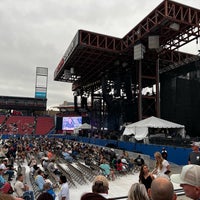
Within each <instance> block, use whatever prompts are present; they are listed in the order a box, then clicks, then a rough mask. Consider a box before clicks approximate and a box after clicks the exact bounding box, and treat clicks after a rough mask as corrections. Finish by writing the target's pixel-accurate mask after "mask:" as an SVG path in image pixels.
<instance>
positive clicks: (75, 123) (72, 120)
mask: <svg viewBox="0 0 200 200" xmlns="http://www.w3.org/2000/svg"><path fill="white" fill-rule="evenodd" d="M81 125H82V117H63V121H62V130H66V131H67V130H74V129H75V128H78V127H79V126H81Z"/></svg>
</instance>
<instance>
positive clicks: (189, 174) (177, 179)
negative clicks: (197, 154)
mask: <svg viewBox="0 0 200 200" xmlns="http://www.w3.org/2000/svg"><path fill="white" fill-rule="evenodd" d="M170 179H171V181H172V182H174V183H179V184H187V185H192V186H198V187H199V186H200V166H199V165H192V164H191V165H185V166H184V167H183V168H182V170H181V173H180V174H172V175H171V176H170Z"/></svg>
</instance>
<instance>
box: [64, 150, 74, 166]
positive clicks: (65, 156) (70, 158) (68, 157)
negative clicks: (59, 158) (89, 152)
mask: <svg viewBox="0 0 200 200" xmlns="http://www.w3.org/2000/svg"><path fill="white" fill-rule="evenodd" d="M62 155H63V158H64V159H65V160H66V161H68V162H70V163H72V162H73V158H72V157H71V156H70V154H69V153H68V151H67V149H65V150H64V151H63V152H62Z"/></svg>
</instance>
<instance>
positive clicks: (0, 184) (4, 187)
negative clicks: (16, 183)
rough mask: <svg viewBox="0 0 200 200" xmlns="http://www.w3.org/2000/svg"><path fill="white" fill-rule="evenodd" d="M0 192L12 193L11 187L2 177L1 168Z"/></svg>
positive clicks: (1, 170) (0, 171) (1, 171)
mask: <svg viewBox="0 0 200 200" xmlns="http://www.w3.org/2000/svg"><path fill="white" fill-rule="evenodd" d="M0 192H1V193H4V194H12V193H13V189H12V186H11V185H10V183H9V182H6V180H5V179H4V177H3V169H0Z"/></svg>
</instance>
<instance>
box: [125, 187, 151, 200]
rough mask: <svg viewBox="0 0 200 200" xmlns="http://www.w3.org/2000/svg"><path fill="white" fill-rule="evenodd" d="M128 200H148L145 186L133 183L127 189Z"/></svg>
mask: <svg viewBox="0 0 200 200" xmlns="http://www.w3.org/2000/svg"><path fill="white" fill-rule="evenodd" d="M128 200H149V197H148V193H147V191H146V188H145V186H144V185H143V184H140V183H134V184H133V185H132V186H131V188H130V189H129V192H128Z"/></svg>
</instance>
